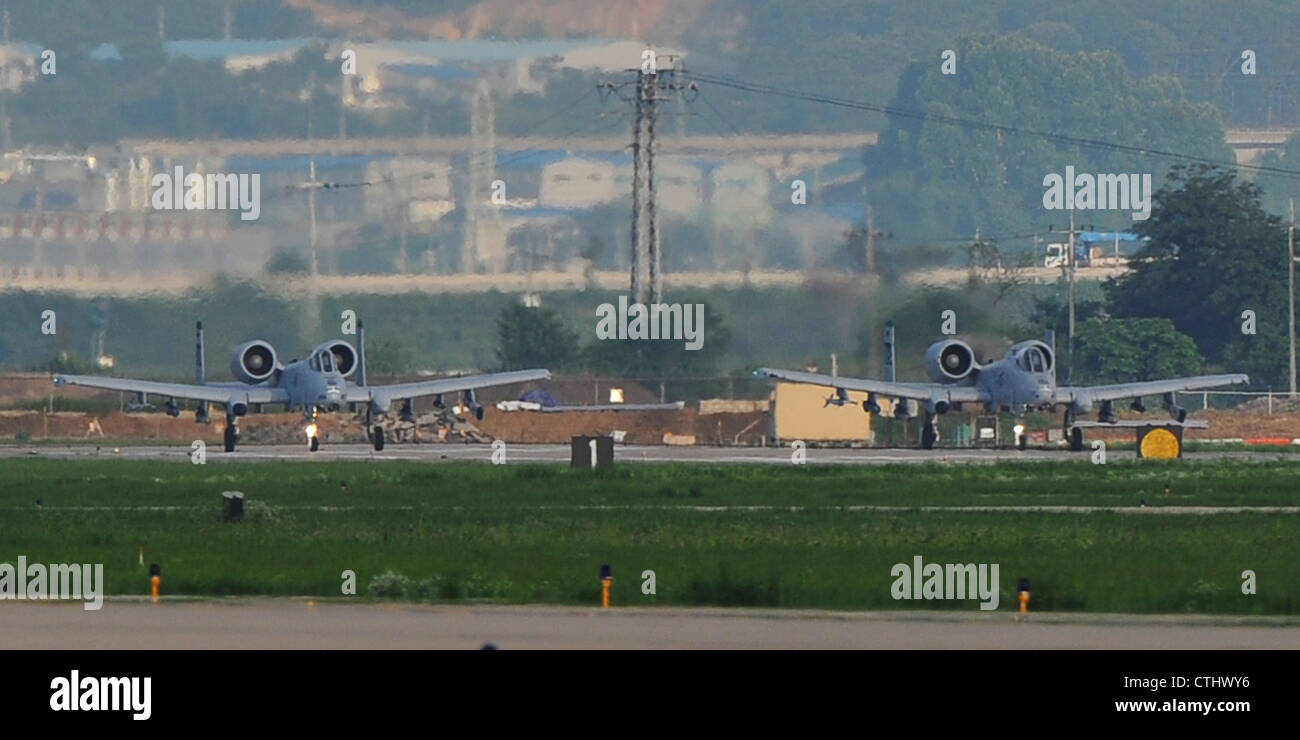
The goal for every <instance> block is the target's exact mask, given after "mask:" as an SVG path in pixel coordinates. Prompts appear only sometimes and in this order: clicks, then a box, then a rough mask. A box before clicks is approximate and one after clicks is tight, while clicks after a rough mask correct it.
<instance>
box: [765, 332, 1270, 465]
mask: <svg viewBox="0 0 1300 740" xmlns="http://www.w3.org/2000/svg"><path fill="white" fill-rule="evenodd" d="M885 336H886V339H885V341H886V346H887V348H888V349H887V351H886V357H889V358H892V357H893V348H892V343H893V336H892V328H890V329H887V330H886V335H885ZM924 364H925V370H926V374H928V375H929V376H930V379H931V380H932V381H934V382H931V383H904V382H896V381H894V380H893V377H894V371H893V367H892V366H889V365H887V367H886V370H885V375H886V377H887V378H889V379H888V380H872V379H869V378H846V377H841V376H836V375H820V374H817V373H809V372H802V371H797V370H772V369H769V368H765V367H761V368H759V369H757V370H755V371H754V375H757V376H762V377H768V378H777V379H780V380H788V381H790V382H792V383H809V384H811V385H821V386H827V387H829V388H834V389H835V392H834V393H833V394H832V395H831V396H830V398H827V399H826V403H827V404H828V405H829V404H835V405H837V406H843V405H845V404H847V403H849V395H848V391H866V393H867V399H866V400H865V401H863V402H862V408H863V410H864V411H867V412H869V413H873V414H878V413H880V411H881V408H880V403H879V399H880V397H882V396H883V397H885V398H893V399H895V403H894V416H895V417H898V418H910V417H911V416H912V415H913V412H912V411H911V409H910V408H909V407H910V405H911V404H910V403H909V401H915V402H918V403H919V404H923V405H924V408H925V423H924V424H922V425H921V447H922V448H924V449H927V450H928V449H932V448H933V447H934V444H935V442H937V441H938V439H939V434H938V428H937V425H936V419H937V417H938V415H939V414H944V413H947V412H948V411H949V410H950V409H960V408H961V405H962V404H963V403H978V404H982V405H983V406H984V408H985V410H987V411H989V412H993V411H998V410H1006V411H1012V412H1014V413H1015V414H1016V415H1017V416H1020V415H1023V414H1024V413H1026V412H1027V411H1028V410H1029V409H1040V410H1043V411H1051V412H1055V411H1056V410H1057V406H1060V405H1064V406H1065V415H1064V423H1065V428H1066V430H1067V431H1068V433H1069V434H1070V447H1071V448H1072V449H1074V450H1076V451H1077V450H1082V449H1083V432H1082V431H1081V430H1080V429H1079V427H1077V426H1075V425H1074V417H1075V415H1077V414H1087V413H1090V412H1091V411H1092V407H1093V405H1094V404H1098V403H1100V404H1101V409H1100V410H1099V411H1098V413H1097V420H1098V421H1100V422H1103V423H1107V424H1114V423H1115V422H1116V421H1118V419H1117V418H1116V416H1115V404H1114V402H1115V401H1116V400H1118V399H1125V398H1130V399H1133V402H1132V403H1131V404H1130V405H1129V408H1130V409H1132V410H1134V411H1137V412H1139V413H1140V412H1142V411H1145V410H1146V407H1145V406H1144V405H1143V404H1142V397H1143V396H1148V395H1150V396H1154V395H1160V396H1162V398H1163V401H1164V408H1165V410H1167V411H1168V412H1169V415H1170V417H1171V418H1173V420H1174V421H1176V422H1178V423H1182V422H1183V421H1184V420H1185V419H1186V418H1187V410H1186V409H1184V408H1183V407H1181V406H1179V405H1178V404H1177V403H1175V402H1174V393H1175V392H1178V391H1192V390H1202V389H1205V388H1216V387H1218V386H1221V385H1233V384H1237V383H1249V382H1250V379H1249V378H1248V377H1247V376H1245V375H1242V374H1232V375H1198V376H1195V377H1189V378H1171V379H1169V380H1152V381H1144V382H1139V383H1116V384H1114V385H1095V386H1084V387H1077V388H1074V387H1059V386H1057V385H1056V367H1055V364H1054V358H1053V356H1052V349H1051V347H1050V346H1049V345H1048V344H1047V343H1046V342H1042V341H1038V340H1030V341H1027V342H1020V343H1019V344H1016V345H1015V346H1013V347H1012V348H1011V349H1009V350H1007V354H1006V356H1005V357H1004V358H1003V359H1001V360H998V361H996V362H991V363H989V364H987V365H980V364H979V363H978V362H976V360H975V352H974V350H972V349H971V348H970V345H968V344H966V343H965V342H963V341H961V340H958V339H944V340H940V341H938V342H935V343H934V344H932V345H930V347H929V348H928V349H927V350H926V351H925V363H924ZM1018 442H1019V444H1020V445H1021V446H1022V447H1023V444H1024V438H1023V437H1022V438H1021V439H1020V440H1018Z"/></svg>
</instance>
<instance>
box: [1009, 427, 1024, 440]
mask: <svg viewBox="0 0 1300 740" xmlns="http://www.w3.org/2000/svg"><path fill="white" fill-rule="evenodd" d="M1011 431H1013V432H1015V433H1016V437H1019V436H1020V435H1022V434H1024V433H1025V425H1024V424H1017V425H1015V426H1014V427H1011Z"/></svg>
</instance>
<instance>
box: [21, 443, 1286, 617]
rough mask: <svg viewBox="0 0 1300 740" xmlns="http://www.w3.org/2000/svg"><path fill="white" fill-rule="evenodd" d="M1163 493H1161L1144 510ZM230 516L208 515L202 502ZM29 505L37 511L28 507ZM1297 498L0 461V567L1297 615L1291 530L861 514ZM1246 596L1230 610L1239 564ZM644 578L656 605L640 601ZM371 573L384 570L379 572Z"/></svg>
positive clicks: (523, 591)
mask: <svg viewBox="0 0 1300 740" xmlns="http://www.w3.org/2000/svg"><path fill="white" fill-rule="evenodd" d="M1166 485H1168V487H1169V489H1170V493H1169V495H1168V496H1166V495H1165V494H1164V489H1165V487H1166ZM224 490H240V491H243V492H244V493H245V494H246V496H247V501H248V503H247V512H246V516H245V518H244V520H243V521H242V522H238V523H225V522H223V521H222V518H221V496H220V494H221V492H222V491H224ZM37 498H39V499H41V505H40V507H37V506H36V503H35V500H36V499H37ZM1140 501H1144V502H1145V504H1146V505H1147V506H1148V507H1161V506H1169V505H1178V506H1192V505H1204V506H1219V505H1234V506H1279V505H1284V506H1285V505H1300V469H1297V468H1296V467H1295V466H1294V464H1290V463H1286V462H1266V463H1249V462H1230V461H1215V462H1204V463H1199V462H1190V461H1184V462H1181V463H1179V462H1174V463H1158V462H1154V461H1146V462H1144V463H1141V464H1139V463H1135V462H1116V463H1110V464H1107V465H1086V464H1079V463H1077V462H1062V463H1055V462H1045V463H1029V464H1026V463H1002V464H994V465H906V466H902V465H899V466H861V467H859V466H834V467H831V466H808V467H796V466H781V467H777V466H740V465H681V466H668V465H649V464H638V465H624V466H620V467H618V468H615V469H614V470H612V471H608V472H604V471H602V472H596V473H592V472H584V471H571V470H569V469H568V468H566V467H563V466H558V465H557V466H515V465H510V466H492V465H487V464H475V463H464V464H453V463H444V464H437V465H429V464H420V463H400V462H398V463H383V464H373V463H364V462H353V463H313V464H310V465H307V464H301V463H254V464H241V463H225V464H222V465H219V466H218V465H206V466H195V465H187V464H183V463H162V464H160V463H152V462H147V461H126V460H108V461H94V462H81V461H78V462H62V461H54V460H42V459H14V460H6V461H5V463H4V468H3V472H0V522H2V524H0V562H9V563H12V562H15V559H16V557H17V556H18V555H25V556H27V558H28V562H100V563H103V564H104V575H105V579H106V582H107V585H106V591H107V592H108V593H110V594H140V593H145V592H147V589H148V584H147V567H145V566H141V565H140V564H139V558H140V555H139V553H140V550H141V549H142V548H143V551H144V562H145V563H146V564H148V563H150V562H158V563H160V564H161V565H162V568H163V577H164V579H163V590H164V593H166V594H201V595H228V594H239V595H253V594H258V595H312V596H322V597H324V596H339V595H340V594H341V588H340V586H341V583H342V578H341V574H342V572H343V571H345V570H352V571H354V572H355V573H356V574H357V584H358V588H357V591H358V597H357V598H371V597H373V598H383V597H391V598H403V599H409V600H430V601H442V602H447V601H451V602H455V601H463V600H491V601H500V602H509V603H560V604H596V603H599V599H600V583H599V581H598V578H597V572H598V568H599V566H600V565H601V564H602V563H609V564H610V565H611V566H612V567H613V569H614V576H615V580H614V585H613V599H614V602H615V604H622V605H651V604H673V605H729V606H780V607H808V608H830V609H918V608H936V609H959V610H976V609H977V608H978V607H977V605H976V602H974V601H937V600H936V601H895V600H894V599H893V598H892V597H891V594H890V585H891V583H892V582H893V580H894V579H893V577H892V576H891V575H890V569H891V567H892V565H893V564H895V563H908V564H910V563H911V562H912V557H913V556H915V555H920V556H922V557H923V558H924V560H925V562H927V563H998V564H1000V602H1001V604H1000V608H1001V609H1003V610H1007V609H1013V608H1014V605H1015V598H1014V597H1015V593H1014V592H1015V586H1016V581H1017V579H1018V578H1020V577H1022V576H1024V577H1028V578H1030V579H1031V580H1032V582H1033V594H1034V595H1033V602H1032V604H1033V607H1034V608H1035V609H1039V610H1070V611H1104V612H1135V613H1138V612H1144V613H1154V612H1198V613H1218V614H1298V613H1300V578H1298V577H1297V576H1298V575H1300V569H1298V568H1297V564H1300V515H1298V514H1285V513H1281V514H1279V513H1241V514H1215V515H1173V514H1170V515H1147V514H1132V513H1117V512H1094V513H1086V514H1061V513H1042V512H1025V511H1013V512H1007V511H987V512H972V511H882V510H871V509H863V508H855V507H869V506H919V505H925V506H943V507H948V506H1031V505H1092V506H1136V505H1138V504H1139V502H1140ZM1247 569H1250V570H1253V571H1254V572H1255V573H1256V577H1257V593H1256V594H1254V595H1244V594H1242V590H1241V583H1242V577H1241V574H1242V571H1243V570H1247ZM645 570H653V571H654V573H655V581H656V594H654V595H646V594H643V593H642V590H641V574H642V572H643V571H645ZM386 573H391V574H392V575H387V576H385V575H384V574H386Z"/></svg>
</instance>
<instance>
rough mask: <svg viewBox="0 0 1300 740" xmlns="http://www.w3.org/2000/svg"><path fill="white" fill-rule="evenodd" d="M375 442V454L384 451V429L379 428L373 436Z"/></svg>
mask: <svg viewBox="0 0 1300 740" xmlns="http://www.w3.org/2000/svg"><path fill="white" fill-rule="evenodd" d="M371 436H372V437H373V438H374V441H375V452H383V451H384V428H383V427H380V426H377V427H375V429H374V432H373V433H372V434H371Z"/></svg>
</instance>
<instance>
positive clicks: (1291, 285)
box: [1286, 198, 1295, 398]
mask: <svg viewBox="0 0 1300 740" xmlns="http://www.w3.org/2000/svg"><path fill="white" fill-rule="evenodd" d="M1289 203H1290V211H1291V225H1290V227H1288V228H1287V236H1286V270H1287V291H1286V296H1287V300H1288V301H1290V304H1291V375H1290V378H1291V398H1295V198H1291V199H1289Z"/></svg>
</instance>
